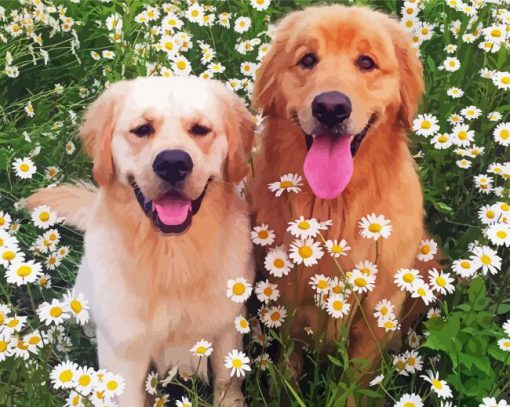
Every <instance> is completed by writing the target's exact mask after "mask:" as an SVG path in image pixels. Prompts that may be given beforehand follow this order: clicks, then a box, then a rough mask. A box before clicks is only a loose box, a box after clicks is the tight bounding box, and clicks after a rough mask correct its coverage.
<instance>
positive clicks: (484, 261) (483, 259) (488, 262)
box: [480, 254, 491, 266]
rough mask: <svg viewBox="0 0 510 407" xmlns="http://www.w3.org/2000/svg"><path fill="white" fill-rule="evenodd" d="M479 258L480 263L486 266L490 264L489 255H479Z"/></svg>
mask: <svg viewBox="0 0 510 407" xmlns="http://www.w3.org/2000/svg"><path fill="white" fill-rule="evenodd" d="M480 260H481V261H482V263H483V264H484V265H486V266H488V265H489V264H491V258H490V257H489V256H487V255H486V254H484V255H482V257H480Z"/></svg>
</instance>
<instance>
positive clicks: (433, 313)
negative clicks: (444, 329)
mask: <svg viewBox="0 0 510 407" xmlns="http://www.w3.org/2000/svg"><path fill="white" fill-rule="evenodd" d="M432 318H441V310H440V309H439V308H431V309H429V310H428V311H427V319H432Z"/></svg>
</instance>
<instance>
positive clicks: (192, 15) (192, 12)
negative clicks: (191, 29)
mask: <svg viewBox="0 0 510 407" xmlns="http://www.w3.org/2000/svg"><path fill="white" fill-rule="evenodd" d="M185 16H186V18H187V19H188V20H189V21H191V22H192V23H198V22H200V21H201V20H202V19H203V18H204V8H203V7H202V6H201V5H200V4H199V3H198V2H197V3H193V4H192V5H191V6H189V7H188V9H187V10H186V14H185Z"/></svg>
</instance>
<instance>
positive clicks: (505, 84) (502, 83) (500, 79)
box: [492, 72, 510, 90]
mask: <svg viewBox="0 0 510 407" xmlns="http://www.w3.org/2000/svg"><path fill="white" fill-rule="evenodd" d="M492 83H494V85H495V86H496V87H497V88H498V89H503V90H508V89H510V72H496V73H494V75H493V76H492Z"/></svg>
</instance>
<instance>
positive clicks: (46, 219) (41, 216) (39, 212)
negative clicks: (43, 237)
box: [31, 205, 58, 229]
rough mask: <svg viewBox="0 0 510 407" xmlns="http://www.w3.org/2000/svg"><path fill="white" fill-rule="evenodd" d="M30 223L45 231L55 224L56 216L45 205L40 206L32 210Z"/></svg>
mask: <svg viewBox="0 0 510 407" xmlns="http://www.w3.org/2000/svg"><path fill="white" fill-rule="evenodd" d="M31 217H32V222H33V223H34V225H35V226H37V227H38V228H41V229H47V228H49V227H50V226H53V225H54V224H55V223H56V222H57V220H58V219H57V214H56V212H53V211H52V210H51V208H50V207H49V206H47V205H41V206H37V207H36V208H34V210H33V211H32V213H31Z"/></svg>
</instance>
